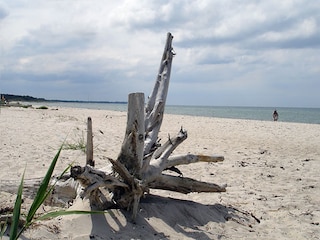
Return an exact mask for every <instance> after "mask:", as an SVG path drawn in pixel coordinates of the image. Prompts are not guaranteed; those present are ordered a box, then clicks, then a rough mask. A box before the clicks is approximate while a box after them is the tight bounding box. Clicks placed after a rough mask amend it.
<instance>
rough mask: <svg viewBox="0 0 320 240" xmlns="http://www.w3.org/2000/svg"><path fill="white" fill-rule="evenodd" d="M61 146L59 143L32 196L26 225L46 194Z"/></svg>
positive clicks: (29, 222)
mask: <svg viewBox="0 0 320 240" xmlns="http://www.w3.org/2000/svg"><path fill="white" fill-rule="evenodd" d="M62 147H63V144H62V145H61V147H60V149H59V151H58V152H57V154H56V155H55V157H54V159H53V160H52V162H51V165H50V167H49V169H48V171H47V173H46V175H45V177H44V179H43V180H42V182H41V184H40V187H39V189H38V192H37V194H36V196H35V198H34V201H33V203H32V205H31V207H30V210H29V212H28V215H27V219H26V224H27V225H30V224H31V221H32V219H33V217H34V215H35V213H36V212H37V210H38V209H39V207H40V206H41V204H42V203H43V202H44V200H45V199H46V197H47V196H48V192H47V189H48V185H49V183H50V180H51V177H52V173H53V170H54V168H55V166H56V163H57V161H58V158H59V156H60V153H61V150H62Z"/></svg>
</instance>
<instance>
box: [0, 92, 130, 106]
mask: <svg viewBox="0 0 320 240" xmlns="http://www.w3.org/2000/svg"><path fill="white" fill-rule="evenodd" d="M2 96H4V98H5V100H6V101H8V102H75V103H86V102H90V103H120V104H126V103H127V102H124V101H123V102H122V101H115V102H112V101H78V100H47V99H45V98H35V97H31V96H21V95H13V94H1V99H2Z"/></svg>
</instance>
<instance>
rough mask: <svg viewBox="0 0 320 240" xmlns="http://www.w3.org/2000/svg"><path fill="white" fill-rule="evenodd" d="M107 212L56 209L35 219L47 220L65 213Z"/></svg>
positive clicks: (100, 212) (102, 212) (101, 212)
mask: <svg viewBox="0 0 320 240" xmlns="http://www.w3.org/2000/svg"><path fill="white" fill-rule="evenodd" d="M104 213H107V212H104V211H81V210H70V211H67V210H60V211H54V212H49V213H46V214H44V215H41V216H40V217H38V218H37V219H35V221H42V220H47V219H50V218H55V217H60V216H65V215H73V214H78V215H84V214H104Z"/></svg>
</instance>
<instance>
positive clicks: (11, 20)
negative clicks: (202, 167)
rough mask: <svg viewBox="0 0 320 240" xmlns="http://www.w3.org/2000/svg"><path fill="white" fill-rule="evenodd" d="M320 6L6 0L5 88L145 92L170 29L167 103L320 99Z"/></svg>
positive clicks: (115, 95)
mask: <svg viewBox="0 0 320 240" xmlns="http://www.w3.org/2000/svg"><path fill="white" fill-rule="evenodd" d="M319 11H320V6H319V4H317V3H316V2H313V1H307V2H306V1H302V0H295V1H289V0H284V1H280V2H279V1H272V0H270V1H252V0H244V1H237V2H235V1H211V0H210V1H209V0H208V1H205V0H203V1H187V0H177V1H155V0H154V1H147V0H143V1H133V0H119V1H107V2H106V1H102V0H96V1H94V3H93V2H92V1H40V0H35V1H28V2H25V1H19V0H12V1H8V2H7V3H6V5H4V4H2V5H0V24H1V25H0V27H1V33H2V36H1V38H0V41H1V42H0V43H1V62H2V64H1V65H2V67H1V69H0V70H1V75H0V77H1V83H0V90H1V91H4V92H8V93H15V92H17V91H19V93H23V94H28V95H34V96H39V97H45V98H55V99H57V98H61V99H78V100H87V99H88V98H89V99H91V100H111V101H112V100H122V101H125V100H126V98H127V94H128V93H129V92H134V91H142V92H145V93H146V94H148V93H149V92H150V91H151V88H152V87H153V84H154V80H155V77H156V74H157V71H158V67H159V61H160V58H161V55H162V50H163V46H164V43H165V36H166V33H167V32H169V31H170V32H172V34H173V35H174V40H173V45H174V49H175V51H176V53H177V55H176V56H175V58H174V60H173V68H172V75H171V77H172V79H171V84H170V89H169V103H170V104H177V103H179V104H197V105H201V104H206V105H207V104H211V105H250V101H251V104H254V105H261V106H269V105H278V104H279V105H281V104H283V105H290V106H296V105H299V106H301V105H304V106H319V102H320V97H319V96H318V94H317V93H314V89H318V88H319V87H320V86H319V84H320V83H318V81H317V79H318V78H319V76H320V70H319V67H318V62H319V61H320V46H319V43H320V39H319V38H320V27H319V23H320V16H319V14H318V12H319ZM306 83H307V84H306ZM288 89H290V92H288ZM86 92H88V93H86ZM90 92H91V93H90ZM308 92H309V93H311V94H308ZM270 93H272V96H273V97H272V98H269V96H270ZM190 94H191V95H192V96H193V97H192V98H190ZM89 95H90V96H89ZM294 96H296V99H295V98H294ZM304 99H305V100H304ZM316 102H317V103H316Z"/></svg>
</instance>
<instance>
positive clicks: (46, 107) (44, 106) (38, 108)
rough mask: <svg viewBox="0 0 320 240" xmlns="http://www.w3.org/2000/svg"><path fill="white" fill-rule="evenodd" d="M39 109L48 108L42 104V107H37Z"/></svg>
mask: <svg viewBox="0 0 320 240" xmlns="http://www.w3.org/2000/svg"><path fill="white" fill-rule="evenodd" d="M37 109H48V107H47V106H40V107H37Z"/></svg>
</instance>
